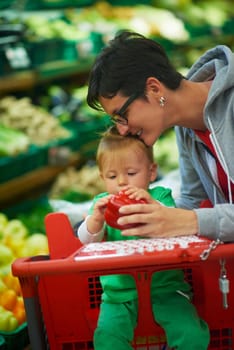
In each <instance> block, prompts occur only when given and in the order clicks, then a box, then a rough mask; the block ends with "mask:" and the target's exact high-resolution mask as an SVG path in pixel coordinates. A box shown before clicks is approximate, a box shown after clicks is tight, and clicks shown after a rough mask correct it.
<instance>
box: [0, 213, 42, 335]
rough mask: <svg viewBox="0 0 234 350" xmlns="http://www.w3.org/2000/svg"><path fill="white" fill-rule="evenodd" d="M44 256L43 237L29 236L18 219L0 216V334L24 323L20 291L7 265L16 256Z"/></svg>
mask: <svg viewBox="0 0 234 350" xmlns="http://www.w3.org/2000/svg"><path fill="white" fill-rule="evenodd" d="M40 254H48V241H47V237H46V236H45V235H44V234H41V233H35V234H33V235H29V232H28V230H27V228H26V226H24V224H23V223H22V222H21V221H20V220H18V219H12V220H9V219H8V218H7V216H6V215H5V214H3V213H0V332H1V331H4V332H11V331H14V330H15V329H17V328H18V327H19V326H21V325H22V324H23V323H24V322H26V316H25V309H24V302H23V297H22V292H21V288H20V284H19V280H18V278H17V277H14V276H13V275H12V273H11V264H12V262H13V261H14V260H15V259H16V258H18V257H26V256H34V255H40Z"/></svg>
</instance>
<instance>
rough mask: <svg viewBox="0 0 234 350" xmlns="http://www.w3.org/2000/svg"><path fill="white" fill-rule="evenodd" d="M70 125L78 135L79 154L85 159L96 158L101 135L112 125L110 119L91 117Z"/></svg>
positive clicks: (106, 117)
mask: <svg viewBox="0 0 234 350" xmlns="http://www.w3.org/2000/svg"><path fill="white" fill-rule="evenodd" d="M69 125H70V127H73V129H74V130H75V131H76V133H77V142H79V153H80V154H81V156H82V157H84V158H85V159H90V158H95V155H96V150H97V146H98V142H99V140H100V137H101V134H102V133H103V132H104V131H105V130H106V129H107V128H108V126H109V125H110V119H109V117H108V116H103V117H91V118H90V119H89V120H86V121H80V120H78V121H73V122H71V123H69Z"/></svg>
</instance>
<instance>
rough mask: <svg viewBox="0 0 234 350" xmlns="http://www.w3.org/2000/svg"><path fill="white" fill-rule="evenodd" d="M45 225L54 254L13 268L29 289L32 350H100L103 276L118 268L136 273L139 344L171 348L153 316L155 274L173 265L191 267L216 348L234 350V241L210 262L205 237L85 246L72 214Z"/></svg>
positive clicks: (54, 216) (153, 349)
mask: <svg viewBox="0 0 234 350" xmlns="http://www.w3.org/2000/svg"><path fill="white" fill-rule="evenodd" d="M45 224H46V232H47V236H48V241H49V250H50V254H49V255H48V256H34V257H28V258H19V259H17V260H16V261H15V262H14V263H13V265H12V271H13V274H14V275H15V276H18V278H19V280H20V284H21V287H22V292H23V297H24V303H25V308H26V315H27V322H28V331H29V337H30V341H31V347H32V350H44V349H50V350H93V342H92V339H93V331H94V329H95V327H96V323H97V318H98V313H99V305H100V300H101V293H102V289H101V286H100V283H99V276H100V275H103V274H115V273H127V274H131V275H132V276H133V277H134V278H135V281H136V286H137V289H138V294H139V321H138V325H137V328H136V330H135V337H134V341H133V344H132V347H133V349H135V350H163V349H165V347H166V339H165V334H164V332H163V330H162V329H161V328H160V327H159V325H157V324H156V323H155V321H154V320H153V317H152V312H151V305H150V297H148V298H147V295H148V296H150V280H151V276H152V274H153V273H154V272H156V271H159V270H166V269H172V268H182V269H184V271H185V274H186V278H187V279H188V281H189V282H190V283H191V285H192V287H193V291H194V304H195V305H196V307H197V310H198V312H199V314H200V316H201V317H202V318H203V319H205V320H206V322H207V323H208V324H209V327H210V332H211V341H210V345H209V350H233V349H234V289H233V290H232V284H231V285H230V292H229V294H228V295H226V293H221V291H220V289H219V283H220V280H221V279H224V282H225V281H226V280H225V278H226V275H227V276H228V277H229V280H231V281H233V279H234V262H233V260H234V254H233V251H234V244H231V243H230V244H220V245H218V246H217V247H215V249H213V250H211V251H210V254H209V256H208V257H207V259H205V260H203V259H201V254H203V253H204V251H205V252H207V251H209V247H210V244H211V242H210V241H209V240H206V239H202V238H200V237H197V236H191V237H189V236H188V237H177V238H170V239H140V240H130V241H121V242H102V243H90V244H87V245H83V246H82V245H81V244H80V242H79V240H78V239H77V238H76V237H75V235H74V233H73V229H72V227H71V225H70V223H69V220H68V218H67V216H66V215H65V214H62V213H51V214H49V215H47V217H46V218H45ZM224 273H225V274H224ZM226 296H227V298H228V304H227V302H226ZM227 306H228V307H227Z"/></svg>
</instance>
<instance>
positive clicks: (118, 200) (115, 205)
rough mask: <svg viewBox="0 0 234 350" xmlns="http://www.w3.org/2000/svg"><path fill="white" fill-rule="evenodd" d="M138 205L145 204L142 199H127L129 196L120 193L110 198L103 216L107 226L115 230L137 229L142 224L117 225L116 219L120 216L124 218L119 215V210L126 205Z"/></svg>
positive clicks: (122, 192)
mask: <svg viewBox="0 0 234 350" xmlns="http://www.w3.org/2000/svg"><path fill="white" fill-rule="evenodd" d="M138 203H147V202H146V200H144V199H133V198H129V196H128V195H127V194H126V193H125V192H124V191H120V192H119V193H118V194H116V195H114V196H112V197H111V198H110V200H109V202H108V204H107V207H106V210H105V213H104V216H105V220H106V223H107V225H109V226H111V227H114V228H117V229H119V230H125V229H128V228H132V227H137V226H140V225H142V224H140V223H139V224H126V225H119V224H118V223H117V221H118V219H119V218H120V217H122V216H125V215H124V214H120V212H119V209H120V208H121V207H122V206H124V205H128V204H138Z"/></svg>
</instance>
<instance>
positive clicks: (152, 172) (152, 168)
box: [150, 163, 158, 182]
mask: <svg viewBox="0 0 234 350" xmlns="http://www.w3.org/2000/svg"><path fill="white" fill-rule="evenodd" d="M157 168H158V166H157V164H156V163H152V164H151V165H150V182H152V181H155V180H156V178H157Z"/></svg>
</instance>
